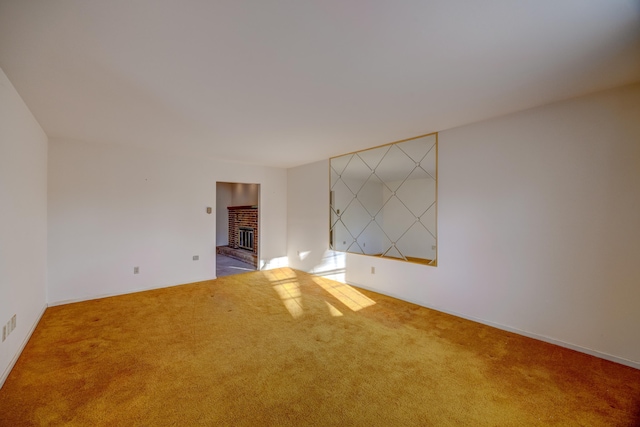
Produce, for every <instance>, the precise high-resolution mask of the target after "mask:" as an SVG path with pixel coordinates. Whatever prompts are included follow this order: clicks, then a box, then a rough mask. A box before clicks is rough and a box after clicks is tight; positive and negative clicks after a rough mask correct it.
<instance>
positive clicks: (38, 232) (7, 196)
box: [0, 70, 47, 386]
mask: <svg viewBox="0 0 640 427" xmlns="http://www.w3.org/2000/svg"><path fill="white" fill-rule="evenodd" d="M46 260H47V136H46V135H45V133H44V132H43V131H42V129H41V128H40V125H39V124H38V123H37V122H36V120H35V118H34V117H33V115H32V114H31V112H30V111H29V109H28V108H27V106H26V105H25V104H24V102H23V101H22V99H21V98H20V96H19V95H18V93H17V92H16V90H15V89H14V87H13V85H12V84H11V82H10V81H9V79H7V76H6V75H5V74H4V72H3V71H2V70H0V334H1V333H2V326H3V325H5V324H6V322H7V321H8V320H9V319H10V318H11V317H12V316H13V315H14V314H15V315H16V320H17V322H16V328H15V329H14V330H13V332H11V334H10V335H9V336H8V337H7V339H6V340H5V341H4V342H0V386H1V385H2V383H4V380H5V379H6V377H7V375H8V374H9V371H10V369H11V367H12V366H13V364H14V363H15V361H16V360H17V357H18V355H19V353H20V351H21V350H22V347H23V345H24V344H25V343H26V341H27V339H28V337H29V335H30V333H31V331H32V329H33V328H34V327H35V324H36V323H37V321H38V320H39V318H40V316H41V315H42V313H43V312H44V309H45V308H46V282H47V280H46V275H47V271H46V266H47V261H46ZM0 337H1V335H0Z"/></svg>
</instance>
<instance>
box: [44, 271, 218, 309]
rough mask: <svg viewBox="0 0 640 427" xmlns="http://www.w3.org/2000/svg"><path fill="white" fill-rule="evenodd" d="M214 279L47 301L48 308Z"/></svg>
mask: <svg viewBox="0 0 640 427" xmlns="http://www.w3.org/2000/svg"><path fill="white" fill-rule="evenodd" d="M215 279H216V277H214V278H213V279H212V278H207V279H202V280H196V281H194V282H189V283H179V284H176V285H160V286H153V287H150V288H136V289H130V290H127V291H124V292H114V293H109V294H99V295H89V296H84V297H80V298H71V299H65V300H58V301H49V307H55V306H58V305H65V304H73V303H76V302H84V301H91V300H94V299H101V298H110V297H117V296H120V295H129V294H135V293H138V292H145V291H153V290H156V289H163V288H172V287H174V286H182V285H189V284H191V283H200V282H208V281H210V280H215Z"/></svg>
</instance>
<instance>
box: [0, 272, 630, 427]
mask: <svg viewBox="0 0 640 427" xmlns="http://www.w3.org/2000/svg"><path fill="white" fill-rule="evenodd" d="M638 424H640V371H639V370H636V369H633V368H630V367H626V366H622V365H619V364H616V363H612V362H608V361H605V360H601V359H598V358H595V357H591V356H588V355H584V354H581V353H577V352H574V351H571V350H567V349H564V348H561V347H557V346H554V345H550V344H546V343H543V342H540V341H536V340H533V339H529V338H525V337H522V336H518V335H515V334H512V333H508V332H504V331H501V330H498V329H494V328H491V327H488V326H483V325H480V324H477V323H474V322H471V321H467V320H463V319H460V318H457V317H454V316H450V315H446V314H443V313H440V312H437V311H433V310H429V309H426V308H423V307H419V306H417V305H413V304H409V303H406V302H403V301H399V300H397V299H393V298H390V297H387V296H383V295H379V294H375V293H372V292H367V291H364V290H360V289H356V288H353V287H350V286H347V285H344V284H340V283H338V282H333V281H331V280H328V279H325V278H321V277H315V276H311V275H309V274H306V273H302V272H299V271H295V270H291V269H288V268H284V269H279V270H271V271H262V272H253V273H247V274H241V275H238V276H230V277H224V278H220V279H218V280H213V281H208V282H200V283H194V284H188V285H182V286H176V287H171V288H164V289H159V290H153V291H147V292H140V293H135V294H129V295H123V296H118V297H111V298H103V299H98V300H92V301H87V302H82V303H76V304H68V305H63V306H58V307H52V308H49V309H47V310H46V312H45V314H44V316H43V318H42V320H41V321H40V324H39V325H38V327H37V328H36V330H35V332H34V334H33V336H32V338H31V340H30V341H29V343H28V344H27V346H26V348H25V350H24V352H23V353H22V355H21V357H20V359H19V360H18V362H17V364H16V366H15V368H14V369H13V371H12V372H11V374H10V375H9V378H8V379H7V381H6V383H5V385H4V387H3V388H2V389H1V390H0V425H1V426H12V427H17V426H51V425H69V426H136V425H137V426H214V425H215V426H310V425H312V426H560V425H562V426H565V425H576V426H633V425H638Z"/></svg>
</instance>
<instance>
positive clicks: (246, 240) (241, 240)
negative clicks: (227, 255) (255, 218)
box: [238, 227, 253, 252]
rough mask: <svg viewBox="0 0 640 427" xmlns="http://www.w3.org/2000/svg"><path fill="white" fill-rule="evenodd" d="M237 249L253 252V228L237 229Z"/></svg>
mask: <svg viewBox="0 0 640 427" xmlns="http://www.w3.org/2000/svg"><path fill="white" fill-rule="evenodd" d="M238 247H239V248H241V249H246V250H249V251H252V252H253V228H251V227H239V228H238Z"/></svg>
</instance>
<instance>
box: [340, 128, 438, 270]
mask: <svg viewBox="0 0 640 427" xmlns="http://www.w3.org/2000/svg"><path fill="white" fill-rule="evenodd" d="M436 141H437V137H436V135H435V134H433V135H427V136H425V137H420V138H415V139H412V140H408V141H404V142H399V143H395V144H390V145H386V146H383V147H378V148H373V149H370V150H365V151H360V152H357V153H353V154H348V155H345V156H340V157H335V158H333V159H331V162H330V166H331V168H330V173H331V219H330V223H331V246H332V249H334V250H339V251H346V252H353V253H359V254H365V255H377V256H384V257H392V258H397V259H402V260H406V261H413V262H420V263H425V264H431V265H435V263H436V251H435V248H436V244H437V238H436V236H437V233H436V208H437V202H436V184H437V181H436V176H437V174H436V167H437V163H436V150H437V147H436V145H437V144H436Z"/></svg>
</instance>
